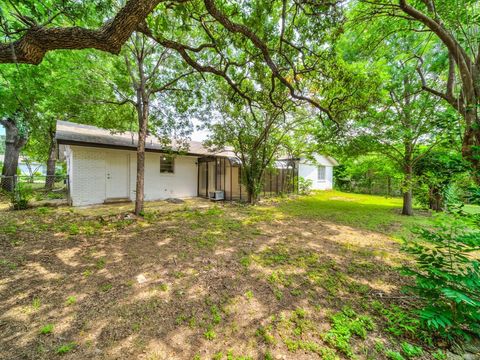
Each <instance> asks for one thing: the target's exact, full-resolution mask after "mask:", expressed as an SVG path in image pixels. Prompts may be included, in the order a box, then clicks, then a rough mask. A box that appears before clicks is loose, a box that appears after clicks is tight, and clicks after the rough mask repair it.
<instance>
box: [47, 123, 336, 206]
mask: <svg viewBox="0 0 480 360" xmlns="http://www.w3.org/2000/svg"><path fill="white" fill-rule="evenodd" d="M136 139H137V136H136V134H134V133H131V132H124V133H113V132H111V131H109V130H105V129H101V128H98V127H95V126H90V125H81V124H75V123H71V122H66V121H58V122H57V131H56V140H57V143H58V149H59V157H60V158H64V159H65V161H66V163H67V174H68V178H69V189H70V199H71V203H72V205H74V206H83V205H92V204H101V203H108V202H116V201H130V200H133V199H135V183H136V159H137V158H136V144H137V140H136ZM172 148H173V150H172V149H170V151H166V150H165V147H164V145H162V144H161V143H160V142H159V141H158V140H157V139H156V138H155V137H152V136H148V138H147V141H146V146H145V152H146V154H145V200H147V201H148V200H160V199H167V198H188V197H197V196H199V197H206V198H209V197H210V198H211V197H212V195H214V194H216V197H217V199H219V198H220V199H224V200H246V199H247V191H246V189H245V187H244V186H243V185H242V184H241V182H240V179H241V172H242V167H241V163H240V161H239V159H238V158H236V157H235V155H234V154H233V153H232V152H231V151H222V152H214V151H211V150H209V149H207V148H205V147H204V146H202V144H201V143H200V142H196V141H191V142H190V143H189V146H188V150H186V151H182V150H180V149H178V150H176V149H175V146H172ZM315 156H316V158H315V159H317V161H318V164H316V165H315V164H314V163H313V162H311V161H307V160H306V159H285V160H280V161H277V162H276V166H275V167H276V169H275V170H273V171H269V172H267V173H266V175H265V182H264V186H263V194H264V195H265V196H267V195H270V194H275V193H281V192H283V193H291V192H295V191H296V189H297V183H298V182H297V181H296V179H297V178H298V176H299V175H300V176H304V177H308V178H312V179H313V180H314V181H313V184H314V186H313V187H314V188H315V189H322V190H326V189H331V188H332V185H333V180H332V173H333V172H332V167H333V166H335V165H336V162H335V161H334V160H333V159H331V158H328V157H325V156H321V155H315ZM216 191H217V193H215V192H216Z"/></svg>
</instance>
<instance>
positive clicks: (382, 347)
mask: <svg viewBox="0 0 480 360" xmlns="http://www.w3.org/2000/svg"><path fill="white" fill-rule="evenodd" d="M384 350H385V345H384V344H383V342H381V341H380V340H375V351H376V352H378V353H382V352H383V351H384Z"/></svg>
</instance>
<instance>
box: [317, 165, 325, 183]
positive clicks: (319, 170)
mask: <svg viewBox="0 0 480 360" xmlns="http://www.w3.org/2000/svg"><path fill="white" fill-rule="evenodd" d="M322 172H323V176H320V175H321V174H322ZM317 181H318V182H325V181H327V167H326V166H325V165H318V166H317Z"/></svg>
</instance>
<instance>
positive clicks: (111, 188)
mask: <svg viewBox="0 0 480 360" xmlns="http://www.w3.org/2000/svg"><path fill="white" fill-rule="evenodd" d="M128 168H129V163H128V154H122V153H118V154H117V153H109V154H108V156H107V163H106V198H107V199H121V198H129V196H128V176H129V174H128V173H129V171H128Z"/></svg>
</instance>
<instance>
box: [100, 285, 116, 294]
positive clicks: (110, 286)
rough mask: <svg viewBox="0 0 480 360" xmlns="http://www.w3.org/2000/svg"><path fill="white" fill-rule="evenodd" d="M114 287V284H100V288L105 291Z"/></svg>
mask: <svg viewBox="0 0 480 360" xmlns="http://www.w3.org/2000/svg"><path fill="white" fill-rule="evenodd" d="M112 287H113V285H112V284H103V285H102V286H100V290H102V291H103V292H108V291H110V290H111V289H112Z"/></svg>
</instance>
